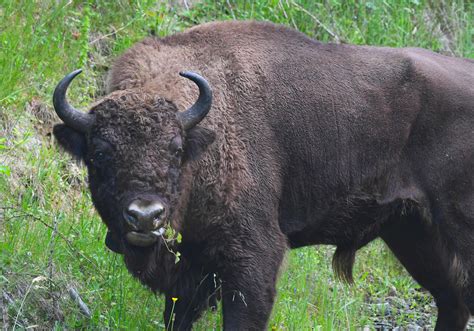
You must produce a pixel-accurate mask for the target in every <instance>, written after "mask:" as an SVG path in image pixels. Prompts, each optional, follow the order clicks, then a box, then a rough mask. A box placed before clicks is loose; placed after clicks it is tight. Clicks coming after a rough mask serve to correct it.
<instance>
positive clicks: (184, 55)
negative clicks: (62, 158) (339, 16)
mask: <svg viewBox="0 0 474 331" xmlns="http://www.w3.org/2000/svg"><path fill="white" fill-rule="evenodd" d="M182 70H190V71H187V72H181V71H182ZM79 72H80V71H75V72H73V73H71V74H69V75H67V76H66V77H65V78H64V79H63V80H62V81H61V82H60V83H59V84H58V86H57V88H56V90H55V92H54V107H55V110H56V112H57V114H58V115H59V117H60V118H61V119H62V120H63V122H64V124H59V125H56V126H55V127H54V134H55V136H56V138H57V140H58V141H59V143H60V145H61V146H63V147H64V148H65V149H66V150H67V151H68V152H69V153H71V154H72V155H74V156H75V157H77V158H79V159H80V160H82V161H83V162H84V163H85V165H86V166H87V169H88V172H89V186H90V190H91V193H92V199H93V202H94V205H95V207H96V208H97V211H98V212H99V214H100V216H101V217H102V219H103V220H104V222H105V224H106V225H107V227H108V230H109V232H108V234H107V238H106V244H107V246H108V247H109V248H110V249H112V250H114V251H115V252H117V253H121V254H123V255H124V259H125V263H126V265H127V267H128V269H129V270H130V272H131V273H132V274H133V275H134V276H135V277H137V278H138V279H139V280H140V281H141V282H143V284H145V285H146V286H148V287H149V288H150V289H151V290H153V291H156V292H162V293H164V294H165V295H166V309H165V312H164V318H165V321H166V323H167V324H168V322H169V320H170V315H171V310H172V307H173V301H172V298H173V297H177V298H178V301H177V302H176V305H175V306H174V313H175V314H176V316H175V321H174V327H175V329H179V330H187V329H190V328H191V326H192V323H193V321H195V320H196V319H197V318H198V317H199V316H200V314H201V313H202V311H203V310H204V309H205V308H207V307H208V306H209V305H215V300H216V299H221V300H222V302H223V314H224V327H225V329H227V330H235V329H240V330H263V329H265V327H266V325H267V322H268V318H269V315H270V311H271V309H272V305H273V301H274V298H275V282H276V279H277V276H278V270H279V268H280V265H281V262H282V260H283V256H284V255H285V252H286V251H287V249H288V248H296V247H301V246H306V245H315V244H330V245H335V246H336V247H337V249H336V253H335V255H334V260H333V264H334V268H335V270H336V272H337V273H338V274H339V275H340V276H341V277H342V278H344V279H346V280H349V281H350V280H351V279H352V278H351V271H352V265H353V263H354V257H355V253H356V251H357V250H358V249H359V248H360V247H362V246H364V245H365V244H367V243H368V242H370V241H371V240H373V239H375V238H377V237H379V236H380V237H381V238H382V239H383V240H384V241H385V242H386V243H387V245H388V246H389V247H390V249H391V250H392V251H393V252H394V254H395V255H396V256H397V258H398V259H399V260H400V261H401V263H402V264H403V265H404V266H405V267H406V269H407V270H408V271H409V272H410V274H411V275H412V276H413V277H414V278H415V279H416V280H417V281H418V282H419V283H420V284H421V285H422V286H423V287H425V288H426V289H428V290H429V291H430V292H431V294H432V295H433V296H434V298H435V299H436V303H437V305H438V310H439V312H438V321H437V324H436V328H437V330H462V329H464V327H465V325H466V322H467V320H468V319H469V316H470V314H472V313H474V278H473V277H474V258H473V254H474V186H473V182H474V171H473V170H474V150H473V146H474V61H472V60H467V59H460V58H452V57H446V56H442V55H438V54H435V53H432V52H430V51H426V50H423V49H414V48H407V49H393V48H383V47H361V46H352V45H335V44H323V43H319V42H317V41H315V40H312V39H310V38H308V37H306V36H305V35H303V34H301V33H299V32H297V31H294V30H291V29H288V28H286V27H283V26H278V25H274V24H270V23H258V22H225V23H210V24H204V25H200V26H197V27H194V28H192V29H189V30H187V31H186V32H183V33H179V34H175V35H172V36H169V37H166V38H162V39H159V38H147V39H145V40H144V41H142V42H140V43H138V44H136V45H135V46H134V47H132V48H131V49H130V50H128V51H127V52H125V54H124V55H122V56H121V57H120V58H118V59H117V60H116V61H115V63H114V64H113V67H112V69H111V71H110V75H109V78H108V82H107V87H108V94H107V95H106V96H105V97H103V98H102V99H100V100H99V101H98V102H97V103H95V104H94V105H93V106H92V108H91V110H90V111H89V113H88V114H86V113H82V112H80V111H78V110H75V109H74V108H73V107H72V106H70V105H69V104H68V103H67V101H66V98H65V94H66V90H67V88H68V86H69V84H70V82H71V81H72V79H73V78H74V77H75V76H76V75H77V74H78V73H79ZM179 72H181V76H183V77H184V78H183V77H180V76H179V75H178V73H179ZM197 73H199V74H197ZM196 86H197V87H196ZM196 100H197V101H196ZM165 229H166V231H165ZM169 229H174V232H172V231H169ZM178 233H179V235H178ZM180 236H182V240H178V239H179V238H178V237H180ZM165 240H166V242H165ZM165 244H166V245H165ZM170 251H172V252H174V253H176V252H179V253H180V254H181V259H180V261H179V262H178V263H175V255H174V254H173V253H172V252H170ZM176 254H177V253H176Z"/></svg>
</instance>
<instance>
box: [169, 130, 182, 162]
mask: <svg viewBox="0 0 474 331" xmlns="http://www.w3.org/2000/svg"><path fill="white" fill-rule="evenodd" d="M169 150H170V152H171V154H173V155H174V156H176V157H179V156H181V155H182V154H183V140H182V139H181V136H179V135H178V136H175V137H174V138H173V139H171V142H170V145H169Z"/></svg>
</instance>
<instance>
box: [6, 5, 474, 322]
mask: <svg viewBox="0 0 474 331" xmlns="http://www.w3.org/2000/svg"><path fill="white" fill-rule="evenodd" d="M473 9H474V6H473V4H472V2H470V1H469V0H466V1H462V0H453V1H435V0H432V1H424V0H398V1H356V0H348V1H342V0H326V1H311V0H256V1H245V0H233V1H232V0H227V1H211V0H203V1H190V0H188V1H183V0H181V1H174V2H165V1H147V0H144V1H132V0H131V1H123V0H120V1H59V0H57V1H46V0H43V1H42V0H36V1H33V0H25V1H16V0H15V1H13V0H0V327H4V328H6V329H15V328H17V329H25V328H28V327H30V328H36V329H51V328H54V329H79V328H81V329H83V328H87V329H127V330H128V329H140V330H142V329H143V330H145V329H156V328H165V326H164V325H163V324H162V323H163V322H162V311H163V300H162V298H161V297H155V296H154V295H152V294H151V293H150V292H149V291H147V290H146V289H144V288H143V287H142V286H141V285H140V284H138V283H137V282H136V281H135V280H134V279H132V278H131V276H130V275H128V273H127V271H126V269H125V268H124V266H123V263H122V259H121V257H120V256H117V255H115V254H113V253H111V252H109V251H107V249H106V248H105V246H104V236H105V228H104V226H103V225H102V224H101V221H100V219H99V218H98V216H97V214H96V213H95V212H94V210H93V207H92V204H91V201H90V196H89V193H88V192H87V189H86V185H85V183H86V175H85V171H84V169H83V168H82V167H81V166H80V165H78V164H76V163H75V162H73V161H71V159H70V158H69V157H68V156H67V155H65V154H64V153H62V152H60V151H59V150H58V148H57V146H56V144H55V143H54V141H53V139H52V137H51V129H52V125H53V123H54V122H57V121H58V119H57V118H56V117H55V115H54V112H53V110H52V105H51V96H52V91H53V88H54V86H55V84H56V83H57V82H58V81H59V79H60V78H62V77H63V76H64V74H65V73H67V72H70V71H72V70H73V69H76V68H83V69H84V73H83V74H82V75H81V77H80V78H79V79H77V81H75V83H74V87H73V88H72V89H71V91H70V92H69V99H70V101H71V103H73V104H74V105H76V106H77V107H80V108H83V109H87V107H88V105H89V104H90V102H92V101H93V100H94V99H96V98H98V97H100V96H101V95H102V94H103V79H104V76H105V73H106V71H107V68H108V66H109V65H110V63H111V62H112V61H113V59H114V58H115V57H116V56H117V55H119V54H120V53H122V52H123V51H124V50H125V49H127V48H128V47H130V46H131V45H132V44H133V43H134V42H136V41H138V40H140V39H142V38H143V37H145V36H147V35H149V34H150V33H154V34H156V35H157V36H164V35H168V34H171V33H175V32H178V31H181V30H183V29H185V28H187V27H190V26H193V25H196V24H199V23H203V22H208V21H212V20H228V19H255V20H268V21H273V22H278V23H282V24H285V25H288V26H290V27H293V28H296V29H298V30H300V31H302V32H304V33H306V34H308V35H310V36H312V37H314V38H316V39H319V40H321V41H325V42H345V43H354V44H369V45H385V46H394V47H401V46H416V47H424V48H428V49H432V50H434V51H437V52H441V53H444V54H448V55H454V56H464V57H470V58H474V47H473V34H474V25H473V22H474V21H473V19H474V15H473ZM332 253H333V249H332V248H331V247H317V248H306V249H300V250H296V251H293V252H291V253H290V254H288V259H287V263H286V267H285V268H284V270H283V271H282V273H281V278H280V281H279V283H278V289H279V295H278V299H277V302H276V304H275V308H274V311H273V315H272V319H271V322H270V327H271V328H272V329H277V330H309V329H316V330H342V329H344V330H345V329H360V328H362V327H364V326H366V325H367V326H369V327H370V328H372V329H373V328H375V327H377V326H383V325H386V326H388V325H391V326H394V325H400V326H405V327H406V326H408V325H409V324H412V325H413V324H415V323H416V324H418V325H421V326H428V327H432V326H433V321H434V316H435V315H436V309H435V307H434V305H433V303H432V300H431V298H430V296H429V295H427V294H426V293H425V292H423V291H422V290H421V289H420V288H419V286H418V285H417V284H416V283H415V282H413V281H412V280H411V278H410V277H409V276H408V275H407V273H406V272H405V271H404V270H403V268H402V267H401V266H400V265H399V263H398V262H397V261H396V260H395V259H394V258H393V257H392V255H391V254H390V252H389V251H388V250H387V249H386V248H385V246H384V245H383V243H381V242H379V241H376V242H374V243H372V244H370V245H368V247H366V248H364V249H362V250H361V251H360V252H359V253H358V257H357V262H356V267H355V284H354V285H352V286H349V285H345V284H342V283H341V282H339V281H338V280H336V279H334V276H333V273H332V270H331V257H332ZM71 289H74V290H75V291H77V292H78V293H79V295H80V297H81V298H82V299H83V300H84V302H85V304H86V305H87V306H88V307H89V309H90V311H91V317H90V318H87V317H86V316H84V314H83V313H81V310H80V308H79V306H78V305H77V304H76V303H75V302H74V301H73V300H72V299H71V298H70V295H69V292H70V291H71ZM220 325H221V317H220V314H219V313H212V312H209V313H207V314H206V315H205V316H204V318H203V319H201V320H200V321H199V323H198V324H197V325H196V329H197V330H209V329H220V328H221V326H220Z"/></svg>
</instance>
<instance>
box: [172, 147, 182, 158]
mask: <svg viewBox="0 0 474 331" xmlns="http://www.w3.org/2000/svg"><path fill="white" fill-rule="evenodd" d="M183 151H184V150H183V147H178V148H177V149H176V151H175V152H174V156H182V155H183Z"/></svg>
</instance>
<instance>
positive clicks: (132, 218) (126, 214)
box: [123, 209, 138, 229]
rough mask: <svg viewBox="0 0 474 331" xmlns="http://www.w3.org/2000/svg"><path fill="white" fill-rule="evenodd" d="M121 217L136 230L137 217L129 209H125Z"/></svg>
mask: <svg viewBox="0 0 474 331" xmlns="http://www.w3.org/2000/svg"><path fill="white" fill-rule="evenodd" d="M123 216H124V218H125V221H127V223H128V224H129V225H130V226H132V227H133V228H134V229H137V228H138V217H137V215H136V213H135V211H133V210H130V209H125V210H124V211H123Z"/></svg>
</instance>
